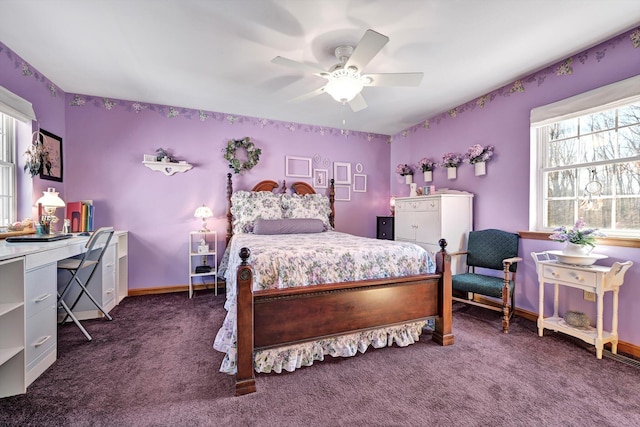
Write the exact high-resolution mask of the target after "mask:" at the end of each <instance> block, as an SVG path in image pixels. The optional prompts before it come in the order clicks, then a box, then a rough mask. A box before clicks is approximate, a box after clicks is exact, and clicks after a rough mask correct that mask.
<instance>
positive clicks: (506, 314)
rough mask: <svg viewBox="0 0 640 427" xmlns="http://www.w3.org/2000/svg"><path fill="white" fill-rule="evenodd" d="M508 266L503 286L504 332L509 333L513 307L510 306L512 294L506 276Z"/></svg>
mask: <svg viewBox="0 0 640 427" xmlns="http://www.w3.org/2000/svg"><path fill="white" fill-rule="evenodd" d="M506 274H507V268H505V280H504V286H503V287H502V332H504V333H505V334H508V333H509V317H510V314H511V313H509V311H510V310H513V307H511V308H510V307H509V301H510V300H511V296H510V295H509V294H510V292H509V280H508V277H507V276H506Z"/></svg>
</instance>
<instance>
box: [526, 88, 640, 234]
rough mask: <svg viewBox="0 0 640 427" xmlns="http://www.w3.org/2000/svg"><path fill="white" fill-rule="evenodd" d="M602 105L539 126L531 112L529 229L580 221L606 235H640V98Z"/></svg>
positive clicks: (539, 123)
mask: <svg viewBox="0 0 640 427" xmlns="http://www.w3.org/2000/svg"><path fill="white" fill-rule="evenodd" d="M589 98H591V101H593V99H595V98H597V97H593V96H591V97H589ZM605 98H606V97H605ZM583 100H584V98H583ZM574 101H575V100H574ZM605 102H606V101H605ZM600 103H602V101H600ZM568 104H570V102H568ZM606 104H607V105H604V106H600V107H595V106H593V105H591V106H589V108H588V109H584V108H583V109H582V110H580V111H575V112H573V113H571V114H566V113H567V111H563V114H561V115H560V116H559V118H557V119H553V118H546V119H544V120H542V121H540V122H538V123H534V115H535V113H534V111H532V142H533V146H532V148H533V151H532V160H534V161H533V162H532V164H533V165H535V166H533V165H532V175H531V181H532V203H531V205H532V209H535V210H536V212H532V214H533V215H532V217H533V218H534V219H533V220H532V227H534V228H533V229H535V230H539V231H543V230H549V229H552V228H556V227H558V226H561V225H567V226H569V225H572V224H573V223H575V221H576V220H577V219H578V218H584V221H585V223H586V224H587V226H588V227H595V228H599V229H600V230H601V231H603V232H604V233H606V234H607V235H609V236H621V237H624V236H632V237H637V236H640V96H637V95H634V96H633V97H631V98H629V97H627V98H625V99H623V100H618V101H617V102H615V103H613V104H612V103H610V102H607V103H606ZM556 107H557V105H556ZM536 125H537V126H536Z"/></svg>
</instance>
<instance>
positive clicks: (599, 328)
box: [534, 257, 628, 359]
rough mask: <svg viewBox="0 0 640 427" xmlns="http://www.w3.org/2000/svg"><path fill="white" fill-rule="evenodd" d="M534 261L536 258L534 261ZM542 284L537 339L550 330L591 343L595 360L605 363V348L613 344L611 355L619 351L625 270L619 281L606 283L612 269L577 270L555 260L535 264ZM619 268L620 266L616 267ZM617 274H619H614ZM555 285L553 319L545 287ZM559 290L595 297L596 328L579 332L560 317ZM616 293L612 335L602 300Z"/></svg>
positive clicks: (577, 268)
mask: <svg viewBox="0 0 640 427" xmlns="http://www.w3.org/2000/svg"><path fill="white" fill-rule="evenodd" d="M534 258H535V257H534ZM536 264H537V273H538V280H539V292H540V295H539V296H540V301H539V314H538V335H540V336H542V335H543V332H544V329H545V328H547V329H551V330H554V331H557V332H562V333H564V334H567V335H571V336H573V337H576V338H580V339H581V340H583V341H585V342H587V343H590V344H591V345H594V346H595V347H596V357H597V358H598V359H602V349H603V347H604V344H606V343H611V352H612V353H614V354H615V353H617V350H618V292H619V289H620V286H622V284H623V278H624V272H625V271H626V269H627V268H628V266H626V268H624V270H623V271H621V272H620V275H621V277H617V278H616V279H618V280H607V278H608V276H607V274H608V273H609V272H610V271H611V270H612V268H613V267H606V266H603V265H591V266H577V265H569V264H561V263H559V262H557V261H555V260H553V261H551V260H548V261H547V260H543V261H536ZM616 265H620V264H617V263H616ZM615 273H616V274H617V272H615ZM545 283H553V284H554V297H553V316H551V317H546V318H545V317H544V284H545ZM560 286H570V287H572V288H578V289H582V290H583V291H588V292H593V293H595V295H596V327H595V328H593V327H589V328H587V329H578V328H574V327H572V326H570V325H568V324H567V323H566V322H565V321H564V319H563V318H562V317H560V316H559V315H558V288H559V287H560ZM607 291H612V292H613V313H612V320H611V331H603V325H602V324H603V321H602V312H603V306H604V304H603V299H604V293H605V292H607Z"/></svg>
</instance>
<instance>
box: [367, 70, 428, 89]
mask: <svg viewBox="0 0 640 427" xmlns="http://www.w3.org/2000/svg"><path fill="white" fill-rule="evenodd" d="M423 76H424V73H380V74H366V75H364V76H363V77H365V78H366V77H370V78H371V83H365V86H420V83H421V82H422V77H423Z"/></svg>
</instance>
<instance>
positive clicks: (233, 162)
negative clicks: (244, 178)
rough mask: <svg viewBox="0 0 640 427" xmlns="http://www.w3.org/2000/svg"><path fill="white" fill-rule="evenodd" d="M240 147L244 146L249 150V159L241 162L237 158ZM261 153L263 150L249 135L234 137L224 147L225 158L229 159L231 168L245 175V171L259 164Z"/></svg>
mask: <svg viewBox="0 0 640 427" xmlns="http://www.w3.org/2000/svg"><path fill="white" fill-rule="evenodd" d="M239 148H243V149H244V150H246V152H247V160H246V161H245V162H241V161H240V160H239V159H238V158H236V152H237V151H238V149H239ZM260 154H262V150H261V149H259V148H257V147H256V146H255V145H254V144H253V142H251V140H250V139H249V137H245V138H244V139H232V140H231V141H229V142H228V143H227V148H225V149H224V158H225V159H227V160H228V161H229V168H230V169H233V171H234V172H235V173H239V174H241V175H244V173H245V172H247V171H248V170H251V168H253V167H254V166H255V165H257V164H258V161H259V160H260Z"/></svg>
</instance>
